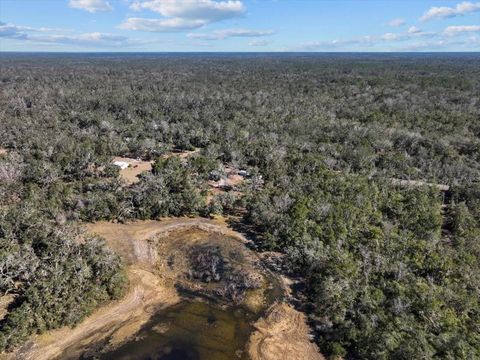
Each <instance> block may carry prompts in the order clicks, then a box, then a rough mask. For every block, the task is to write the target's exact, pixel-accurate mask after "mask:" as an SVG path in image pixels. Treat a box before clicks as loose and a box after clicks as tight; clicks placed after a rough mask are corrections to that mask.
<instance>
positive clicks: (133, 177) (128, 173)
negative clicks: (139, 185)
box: [113, 157, 153, 185]
mask: <svg viewBox="0 0 480 360" xmlns="http://www.w3.org/2000/svg"><path fill="white" fill-rule="evenodd" d="M113 161H114V162H122V163H126V164H128V165H129V166H128V167H127V168H126V169H121V170H120V177H121V178H122V179H123V180H125V182H126V183H127V184H129V185H131V184H135V183H136V182H139V181H140V179H139V178H138V175H140V174H141V173H143V172H145V171H151V170H152V164H153V161H142V160H137V159H131V158H126V157H115V158H113Z"/></svg>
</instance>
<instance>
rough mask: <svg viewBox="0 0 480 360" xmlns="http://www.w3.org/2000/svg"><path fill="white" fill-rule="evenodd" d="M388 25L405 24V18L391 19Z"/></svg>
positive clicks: (397, 25)
mask: <svg viewBox="0 0 480 360" xmlns="http://www.w3.org/2000/svg"><path fill="white" fill-rule="evenodd" d="M388 25H389V26H393V27H399V26H402V25H405V19H402V18H397V19H393V20H390V21H389V22H388Z"/></svg>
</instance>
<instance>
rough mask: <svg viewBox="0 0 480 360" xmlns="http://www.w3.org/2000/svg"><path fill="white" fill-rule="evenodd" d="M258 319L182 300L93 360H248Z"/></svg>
mask: <svg viewBox="0 0 480 360" xmlns="http://www.w3.org/2000/svg"><path fill="white" fill-rule="evenodd" d="M257 317H258V315H255V314H253V313H251V312H249V311H247V310H245V309H244V308H242V307H233V306H232V307H227V308H225V309H223V308H221V307H220V306H218V305H216V304H212V303H209V302H204V301H199V300H196V301H183V302H181V303H180V304H177V305H175V306H173V307H170V308H168V309H166V310H165V311H160V312H159V313H158V314H156V315H154V316H153V317H152V319H151V320H150V322H149V323H148V324H146V325H145V326H144V327H143V328H142V330H140V331H139V333H137V335H136V336H135V338H134V339H132V340H130V341H129V342H127V343H125V344H123V345H122V346H120V347H118V348H117V349H115V350H113V351H111V352H108V353H105V354H102V355H100V356H98V355H97V356H96V357H92V358H97V359H123V360H127V359H156V360H160V359H161V360H167V359H168V360H207V359H208V360H232V359H247V358H248V357H247V355H246V354H245V353H244V349H245V345H246V343H247V341H248V338H249V336H250V333H251V331H252V325H251V324H252V323H253V322H254V321H255V319H256V318H257Z"/></svg>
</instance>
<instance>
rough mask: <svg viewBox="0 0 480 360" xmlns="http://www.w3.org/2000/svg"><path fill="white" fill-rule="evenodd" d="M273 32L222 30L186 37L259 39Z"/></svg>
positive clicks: (192, 34)
mask: <svg viewBox="0 0 480 360" xmlns="http://www.w3.org/2000/svg"><path fill="white" fill-rule="evenodd" d="M274 33H275V31H273V30H249V29H224V30H216V31H213V32H211V33H208V34H206V33H190V34H188V35H187V36H188V37H189V38H192V39H202V40H223V39H227V38H230V37H260V36H268V35H272V34H274Z"/></svg>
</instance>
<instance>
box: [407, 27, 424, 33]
mask: <svg viewBox="0 0 480 360" xmlns="http://www.w3.org/2000/svg"><path fill="white" fill-rule="evenodd" d="M421 32H422V30H420V29H419V28H418V27H416V26H410V27H409V28H408V33H409V34H419V33H421Z"/></svg>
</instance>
